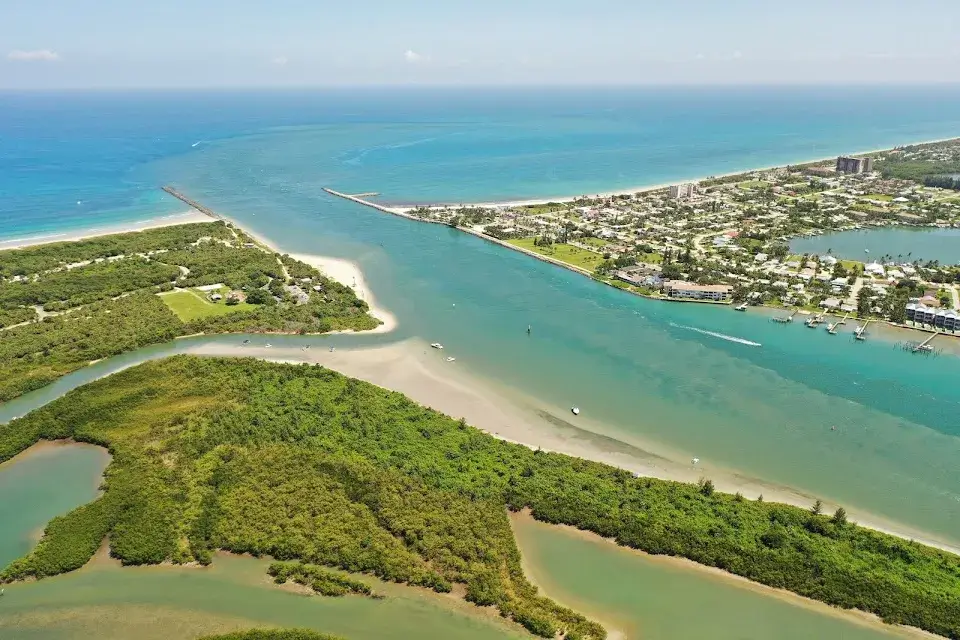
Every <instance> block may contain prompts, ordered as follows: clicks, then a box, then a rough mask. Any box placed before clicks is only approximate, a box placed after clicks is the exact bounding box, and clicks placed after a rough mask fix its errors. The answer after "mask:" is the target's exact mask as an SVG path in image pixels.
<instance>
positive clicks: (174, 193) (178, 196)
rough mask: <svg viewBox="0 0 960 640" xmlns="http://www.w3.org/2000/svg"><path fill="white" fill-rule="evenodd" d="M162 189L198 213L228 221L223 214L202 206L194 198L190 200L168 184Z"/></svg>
mask: <svg viewBox="0 0 960 640" xmlns="http://www.w3.org/2000/svg"><path fill="white" fill-rule="evenodd" d="M163 190H164V191H166V192H167V193H169V194H170V195H172V196H173V197H174V198H176V199H177V200H179V201H180V202H182V203H184V204H185V205H187V206H188V207H191V208H193V209H196V210H197V211H199V212H200V213H203V214H206V215H208V216H210V217H211V218H213V219H214V220H220V221H221V222H229V220H227V219H226V218H224V217H223V216H221V215H220V214H219V213H217V212H216V211H213V210H212V209H208V208H207V207H205V206H203V205H202V204H200V203H199V202H197V201H196V200H191V199H190V198H188V197H187V196H185V195H183V194H182V193H180V192H179V191H177V190H176V189H174V188H173V187H171V186H170V185H166V186H165V187H163Z"/></svg>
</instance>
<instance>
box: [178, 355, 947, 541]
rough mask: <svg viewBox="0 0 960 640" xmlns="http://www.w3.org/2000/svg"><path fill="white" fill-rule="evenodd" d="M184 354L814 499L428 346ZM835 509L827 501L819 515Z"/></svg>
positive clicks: (520, 435) (653, 472) (680, 473)
mask: <svg viewBox="0 0 960 640" xmlns="http://www.w3.org/2000/svg"><path fill="white" fill-rule="evenodd" d="M187 351H188V353H192V354H195V355H207V356H228V357H242V356H248V357H254V358H259V359H263V360H270V361H272V362H285V363H291V364H297V363H307V364H320V365H323V366H325V367H328V368H330V369H333V370H335V371H338V372H340V373H343V374H344V375H347V376H350V377H353V378H359V379H360V380H364V381H366V382H370V383H372V384H375V385H377V386H379V387H383V388H385V389H389V390H391V391H398V392H400V393H403V394H404V395H406V396H408V397H409V398H411V399H413V400H415V401H416V402H418V403H420V404H422V405H424V406H426V407H430V408H431V409H435V410H437V411H440V412H442V413H445V414H446V415H448V416H451V417H453V418H458V419H459V418H464V419H466V421H467V422H468V423H469V424H471V425H473V426H475V427H477V428H479V429H481V430H483V431H485V432H486V433H488V434H490V435H492V436H494V437H496V438H499V439H501V440H506V441H509V442H514V443H516V444H521V445H524V446H527V447H530V448H531V449H538V448H539V449H542V450H544V451H550V452H557V453H563V454H567V455H571V456H575V457H579V458H584V459H587V460H594V461H596V462H602V463H605V464H610V465H613V466H616V467H619V468H621V469H626V470H628V471H630V472H632V473H634V474H635V475H637V476H644V477H653V478H660V479H663V480H675V481H678V482H687V483H692V482H697V480H699V479H700V478H701V477H703V476H708V477H709V478H710V479H711V480H712V481H713V482H714V484H715V486H716V487H717V489H718V490H720V491H723V492H726V493H736V492H739V493H741V494H742V495H743V496H744V497H746V498H748V499H756V498H757V497H758V496H760V495H763V497H764V500H766V501H768V502H780V503H785V504H791V505H794V506H797V507H801V508H807V507H809V506H810V505H811V504H813V502H814V501H815V500H816V499H817V497H818V496H814V495H812V494H807V493H804V492H802V491H798V490H796V489H793V488H791V487H787V486H783V485H777V484H774V483H770V482H766V481H764V480H761V479H758V478H752V477H748V476H745V475H743V474H742V473H739V472H738V471H737V470H736V469H726V468H721V467H710V468H709V469H704V468H699V467H697V468H694V467H692V466H691V465H690V464H689V457H688V456H687V455H686V454H685V452H680V451H672V450H669V449H666V448H664V447H663V446H662V445H660V444H658V443H654V442H646V441H641V440H638V439H635V438H631V439H629V441H627V439H625V438H622V437H621V436H620V435H618V436H617V437H616V438H614V437H611V436H609V435H606V434H610V433H617V431H616V430H615V429H612V428H610V427H609V426H607V425H604V424H602V423H599V422H596V421H591V420H590V419H589V418H588V417H586V416H583V415H581V416H578V417H577V418H576V419H575V420H576V423H575V424H574V423H573V422H572V421H571V419H569V418H568V417H567V413H568V412H569V410H568V409H567V410H565V409H564V408H562V407H553V406H546V405H544V404H541V403H539V402H538V401H537V400H536V399H533V398H528V397H523V396H520V395H518V394H510V393H507V392H505V390H502V389H499V388H497V387H496V385H495V383H493V382H490V381H487V380H485V379H483V378H481V377H479V376H476V375H474V374H472V373H469V372H468V371H466V370H464V368H463V366H462V365H461V364H460V363H459V362H446V360H445V358H444V356H443V352H439V351H437V350H434V349H431V348H430V346H429V345H428V344H427V343H426V342H424V341H421V340H419V339H415V338H410V339H407V340H403V341H399V342H394V343H391V344H388V345H384V346H378V347H372V348H338V349H336V350H335V351H330V350H326V349H322V348H319V349H318V348H313V349H303V348H297V347H278V346H273V347H270V348H266V347H263V346H256V345H236V344H222V343H215V342H212V343H202V344H198V345H195V346H191V347H190V348H189V349H188V350H187ZM836 507H837V505H835V504H832V503H830V502H829V500H826V499H825V500H824V509H826V510H833V509H835V508H836ZM847 512H848V513H849V515H850V518H851V520H853V521H855V522H857V523H858V524H860V525H862V526H865V527H869V528H871V529H875V530H877V531H882V532H884V533H889V534H891V535H895V536H898V537H901V538H905V539H909V540H916V541H917V542H921V543H923V544H926V545H929V546H933V547H937V548H940V549H943V550H945V551H949V552H951V553H957V554H960V547H957V546H955V545H952V544H951V543H950V542H947V541H944V540H939V539H937V538H936V537H935V536H931V534H929V533H925V532H923V531H919V530H915V529H912V528H911V527H909V526H907V525H904V524H903V523H899V522H894V521H890V520H887V519H884V518H882V517H879V516H876V515H873V514H869V513H863V512H858V511H857V510H856V509H853V508H847Z"/></svg>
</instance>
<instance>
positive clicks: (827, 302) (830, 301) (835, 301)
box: [820, 298, 840, 309]
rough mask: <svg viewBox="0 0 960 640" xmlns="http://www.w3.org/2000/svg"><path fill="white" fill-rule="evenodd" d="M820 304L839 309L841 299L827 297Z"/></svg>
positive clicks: (824, 306) (825, 307) (826, 307)
mask: <svg viewBox="0 0 960 640" xmlns="http://www.w3.org/2000/svg"><path fill="white" fill-rule="evenodd" d="M820 306H821V307H823V308H824V309H839V308H840V300H839V299H837V298H827V299H825V300H823V301H822V302H821V303H820Z"/></svg>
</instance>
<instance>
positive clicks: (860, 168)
mask: <svg viewBox="0 0 960 640" xmlns="http://www.w3.org/2000/svg"><path fill="white" fill-rule="evenodd" d="M871 171H873V158H850V157H848V156H840V157H839V158H837V173H870V172H871Z"/></svg>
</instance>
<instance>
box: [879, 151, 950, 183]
mask: <svg viewBox="0 0 960 640" xmlns="http://www.w3.org/2000/svg"><path fill="white" fill-rule="evenodd" d="M877 169H878V170H879V171H880V172H881V173H882V174H883V177H884V178H899V179H901V180H913V181H914V182H923V181H924V178H927V177H933V176H943V175H951V174H960V162H957V161H931V160H900V159H898V158H897V157H896V156H890V157H888V158H886V159H884V160H883V161H882V162H878V163H877Z"/></svg>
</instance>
